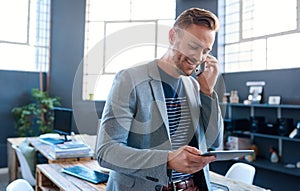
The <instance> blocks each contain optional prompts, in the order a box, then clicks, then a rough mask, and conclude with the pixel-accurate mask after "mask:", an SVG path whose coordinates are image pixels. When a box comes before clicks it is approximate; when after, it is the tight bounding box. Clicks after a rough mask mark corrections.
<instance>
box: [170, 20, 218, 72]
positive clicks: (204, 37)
mask: <svg viewBox="0 0 300 191" xmlns="http://www.w3.org/2000/svg"><path fill="white" fill-rule="evenodd" d="M178 30H180V31H175V30H173V32H171V33H170V39H171V40H170V42H171V48H172V49H173V53H174V55H173V62H174V63H175V65H176V67H177V68H178V69H180V70H181V73H182V72H183V73H184V74H185V75H187V76H189V75H191V74H192V73H193V71H194V70H195V68H196V67H197V66H198V65H199V64H200V63H203V62H204V61H205V60H206V57H207V56H208V54H209V52H210V51H211V49H212V45H213V43H214V40H215V31H212V30H210V29H208V28H207V27H205V26H200V25H195V24H192V25H190V26H189V27H188V28H186V29H184V30H181V29H178ZM172 35H174V36H172Z"/></svg>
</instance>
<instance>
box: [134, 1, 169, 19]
mask: <svg viewBox="0 0 300 191" xmlns="http://www.w3.org/2000/svg"><path fill="white" fill-rule="evenodd" d="M131 16H132V17H131V19H133V20H146V19H147V20H153V19H173V18H174V17H175V1H174V0H163V1H162V0H151V1H149V0H132V13H131Z"/></svg>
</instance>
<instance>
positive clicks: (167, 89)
mask: <svg viewBox="0 0 300 191" xmlns="http://www.w3.org/2000/svg"><path fill="white" fill-rule="evenodd" d="M160 75H161V78H162V86H163V90H164V94H165V100H166V107H167V113H168V121H169V130H170V137H171V144H172V150H176V149H178V148H180V147H182V146H184V145H188V144H189V143H190V141H191V140H192V138H193V135H194V132H193V128H192V125H191V114H190V109H189V105H188V102H187V98H186V94H185V90H184V86H183V83H182V79H181V78H173V77H171V76H169V75H168V74H166V73H165V72H164V71H162V70H160ZM190 176H191V175H190V174H183V173H180V172H176V171H174V170H173V172H172V181H174V180H184V179H187V178H189V177H190Z"/></svg>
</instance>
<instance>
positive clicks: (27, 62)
mask: <svg viewBox="0 0 300 191" xmlns="http://www.w3.org/2000/svg"><path fill="white" fill-rule="evenodd" d="M0 63H1V69H3V70H16V69H17V70H23V71H35V70H36V65H35V48H34V47H30V46H26V45H18V44H8V43H0Z"/></svg>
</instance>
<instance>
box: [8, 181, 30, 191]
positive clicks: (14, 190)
mask: <svg viewBox="0 0 300 191" xmlns="http://www.w3.org/2000/svg"><path fill="white" fill-rule="evenodd" d="M20 190H22V191H34V190H33V188H32V186H31V185H30V184H29V183H28V182H27V181H26V180H24V179H17V180H14V181H12V182H11V183H10V184H9V185H8V186H7V187H6V191H20Z"/></svg>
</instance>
